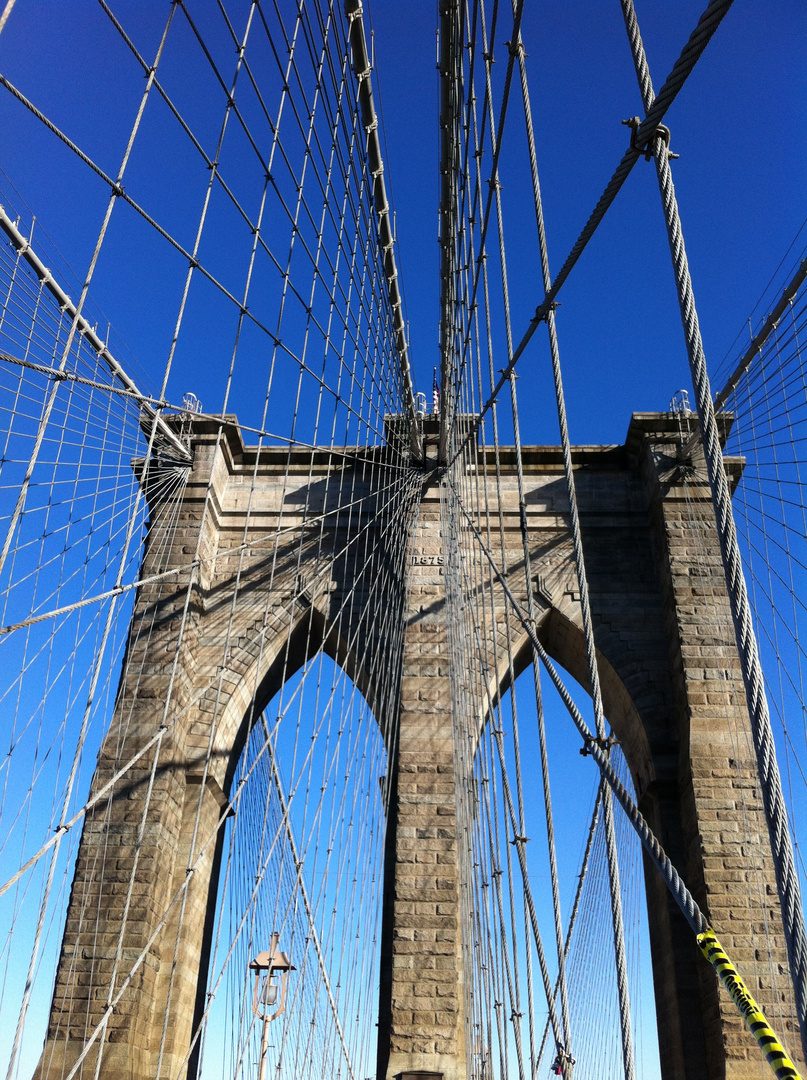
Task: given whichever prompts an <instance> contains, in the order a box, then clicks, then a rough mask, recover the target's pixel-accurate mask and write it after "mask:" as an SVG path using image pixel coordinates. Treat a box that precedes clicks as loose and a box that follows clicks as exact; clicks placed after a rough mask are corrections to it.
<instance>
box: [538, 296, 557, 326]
mask: <svg viewBox="0 0 807 1080" xmlns="http://www.w3.org/2000/svg"><path fill="white" fill-rule="evenodd" d="M559 307H562V303H561V301H560V300H550V301H549V303H548V304H547V303H543V304H539V305H538V307H537V308H536V309H535V315H533V318H532V321H533V322H534V323H542V322H548V321H549V312H550V311H552V312H554V311H557V310H558V308H559Z"/></svg>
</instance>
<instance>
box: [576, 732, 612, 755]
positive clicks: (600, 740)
mask: <svg viewBox="0 0 807 1080" xmlns="http://www.w3.org/2000/svg"><path fill="white" fill-rule="evenodd" d="M593 743H596V744H597V746H599V748H600V750H602V751H603V753H605V754H610V753H611V747H612V746H619V739H615V738H614V736H613V735H609V736H608V737H607V738H606V737H605V736H604V735H587V736H586V739H585V746H581V747H580V756H581V757H588V755H589V754H590V753H591V746H592V744H593Z"/></svg>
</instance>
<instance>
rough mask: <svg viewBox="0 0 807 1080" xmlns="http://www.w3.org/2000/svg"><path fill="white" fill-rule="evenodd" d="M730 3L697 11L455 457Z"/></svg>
mask: <svg viewBox="0 0 807 1080" xmlns="http://www.w3.org/2000/svg"><path fill="white" fill-rule="evenodd" d="M732 3H733V0H711V2H710V3H709V5H708V7H707V8H706V10H705V11H704V13H703V15H701V17H700V19H699V20H698V25H697V26H696V27H695V29H694V30H693V31H692V34H691V35H690V37H689V40H688V41H687V43H686V45H685V46H684V48H683V50H682V52H681V55H680V56H679V57H678V59H677V60H676V62H675V64H674V65H673V68H672V70H671V71H670V74H669V76H668V77H667V81H666V82H665V83H664V86H663V87H662V88H661V90H660V91H659V93H658V96H657V97H656V99H655V101H654V103H653V106H652V108H651V109H650V110H649V111H648V113H647V115H646V116H645V118H644V120H643V121H642V122H641V124H640V125H639V127H638V128H637V130H636V131H635V132H634V138H633V139H631V146H630V147H629V148H628V149H627V150H626V151H625V153H624V155H623V157H622V160H621V161H620V163H619V165H618V166H617V168H616V170H615V172H614V174H613V176H612V177H611V179H610V180H609V182H608V184H607V186H606V188H605V191H604V192H603V194H602V195H601V196H600V200H599V202H598V203H597V205H596V206H595V207H594V210H593V211H592V212H591V216H590V217H589V219H588V221H587V222H586V224H585V226H584V227H583V231H582V232H581V233H580V235H579V237H578V238H577V240H576V241H575V243H574V245H573V247H572V250H571V251H570V252H569V255H568V256H567V258H566V262H565V263H564V264H563V266H562V267H561V269H560V270H559V271H558V274H557V276H556V277H555V280H554V281H553V283H552V286H551V288H550V289H549V290H548V291H547V292H546V293H545V295H544V299H543V300H542V301H541V303H540V304H539V305H538V307H537V308H536V311H535V315H534V316H533V318H532V320H531V321H530V324H529V326H528V327H527V330H526V331H525V333H524V336H523V337H522V338H521V340H520V341H519V343H518V345H517V346H516V348H515V350H514V352H513V358H512V360H511V361H510V363H509V364H508V365H507V367H506V368H505V369H504V370H503V371H502V373H501V376H500V377H499V380H498V382H497V383H496V385H495V386H494V388H493V390H492V391H491V393H490V396H489V397H488V399H487V401H486V402H485V404H484V405H483V407H482V408H481V410H480V412H479V415H478V416H477V417H475V419H474V422H473V424H470V425H469V430H468V432H467V434H466V435H465V437H464V439H463V441H462V443H461V444H460V446H459V447H458V448H457V449H455V451H454V455H453V456H454V457H456V455H457V454H458V453H459V452H460V450H461V449H462V446H463V445H464V444H465V443H466V442H468V441H469V440H470V439H472V438H474V437H475V435H476V433H477V431H478V430H479V426H480V424H481V423H482V421H483V419H484V418H485V416H486V415H487V413H488V410H489V409H490V408H491V406H492V405H493V403H494V402H495V401H496V399H497V398H498V396H499V394H500V393H501V391H502V388H503V387H504V386H505V384H506V382H507V380H508V379H509V378H510V373H511V372H512V371H513V370H514V369H515V367H516V364H517V363H518V361H519V360H520V359H521V356H522V354H523V352H524V350H525V349H526V348H527V345H529V343H530V341H531V340H532V337H533V335H534V334H535V331H536V330H537V329H538V327H539V326H540V324H541V322H543V321H544V320H545V319H546V318H547V317H548V315H549V313H550V312H551V311H552V310H553V309H554V305H555V301H556V299H557V296H558V293H559V292H560V290H561V288H562V286H563V284H564V283H565V281H566V279H567V278H568V276H569V274H570V273H571V272H572V269H573V268H574V265H575V263H576V262H577V260H578V259H579V258H580V256H581V255H582V254H583V251H584V250H585V248H586V246H587V245H588V242H589V240H591V238H592V236H593V235H594V233H595V232H596V231H597V228H598V226H599V225H600V222H601V221H602V219H603V218H604V217H605V215H606V213H607V211H608V209H609V208H610V206H611V204H612V203H613V201H614V199H615V198H616V197H617V195H618V194H619V191H620V189H621V187H622V185H623V184H624V183H625V181H626V180H627V178H628V176H629V175H630V172H631V170H632V169H633V166H634V165H635V164H636V162H637V161H638V160H639V156H640V154H641V153H643V152H644V148H645V147H646V146H647V145H648V144H649V143H650V142H651V140H652V138H653V134H654V132H655V131H656V129H657V128H658V125H659V124H660V123H661V121H662V120H663V119H664V116H665V114H666V112H667V110H668V109H669V108H670V106H671V105H672V103H673V101H674V100H675V98H676V97H677V95H678V92H679V91H680V90H681V87H682V86H683V85H684V83H685V82H686V80H687V78H688V76H689V74H690V72H691V71H692V69H693V68H694V67H695V64H696V63H697V62H698V60H699V59H700V57H701V55H702V54H703V51H704V49H705V48H706V46H707V45H708V44H709V42H710V41H711V39H712V35H713V34H714V33H715V31H716V30H717V28H718V26H719V25H720V22H721V21H722V19H723V17H724V15H725V14H726V12H727V11H728V9H729V8H730V7H731V5H732ZM637 148H638V149H637Z"/></svg>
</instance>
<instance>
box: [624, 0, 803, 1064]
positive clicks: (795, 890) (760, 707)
mask: <svg viewBox="0 0 807 1080" xmlns="http://www.w3.org/2000/svg"><path fill="white" fill-rule="evenodd" d="M620 2H621V4H622V12H623V15H624V17H625V25H626V27H627V30H628V37H629V38H630V45H631V51H632V53H633V62H634V65H635V67H636V74H637V77H638V80H639V86H640V88H641V91H642V99H643V103H644V107H645V111H647V110H648V109H649V108H650V107H651V105H652V104H653V100H654V95H653V86H652V83H651V80H650V71H649V69H648V65H647V59H646V57H645V52H644V46H643V44H642V39H641V36H640V34H639V27H638V23H637V20H636V12H635V10H634V7H633V0H620ZM657 134H658V129H656V133H654V135H653V136H651V139H652V144H653V157H654V159H655V162H656V173H657V174H658V182H659V189H660V191H661V201H662V204H663V207H664V219H665V222H666V226H667V238H668V240H669V244H670V254H671V255H672V262H673V270H674V272H675V285H676V289H677V291H678V304H679V307H680V309H681V321H682V323H683V326H684V336H685V338H686V347H687V356H688V358H689V366H690V370H691V372H692V382H693V386H694V388H695V399H696V404H697V409H698V419H699V423H700V430H701V436H702V440H703V450H704V455H705V457H706V468H707V472H708V475H709V487H710V488H711V491H712V502H713V503H714V508H715V517H716V520H717V532H718V537H719V539H720V552H721V555H722V557H723V566H724V568H725V571H726V584H727V585H728V593H729V601H730V603H731V615H732V619H733V621H734V630H735V633H736V636H737V648H738V650H739V653H740V660H741V663H742V672H743V682H744V683H745V692H746V697H747V699H748V712H749V715H750V718H751V731H752V734H753V738H754V749H755V751H756V755H757V764H758V767H759V776H760V784H761V788H762V799H763V803H764V806H765V815H766V817H767V820H768V829H769V832H770V838H771V847H772V850H773V861H774V868H775V871H776V884H777V888H778V890H779V899H780V902H781V905H782V919H783V923H784V930H785V939H786V942H787V955H788V961H789V963H790V973H791V977H792V979H793V988H794V991H795V996H796V1008H797V1010H798V1020H799V1031H800V1033H801V1045H802V1052H803V1053H804V1055H805V1057H807V941H806V940H805V930H804V911H803V908H802V902H801V889H800V887H799V879H798V875H797V873H796V866H795V862H794V858H793V846H792V842H791V839H790V833H789V831H788V827H787V810H786V808H785V803H784V797H783V795H782V781H781V778H780V776H779V766H778V764H777V761H776V751H775V747H774V741H773V732H772V730H771V721H770V715H769V712H768V702H767V699H766V697H765V688H764V684H763V678H762V668H761V665H760V662H759V653H758V650H757V641H756V635H755V633H754V628H753V623H752V619H751V607H750V604H749V602H748V591H747V589H746V584H745V576H744V574H743V568H742V560H741V556H740V549H739V546H738V544H737V531H736V528H735V525H734V516H733V514H732V510H731V497H730V495H729V489H728V484H727V482H726V472H725V469H724V466H723V454H722V451H721V448H720V439H719V436H718V431H717V423H716V421H715V411H714V406H713V404H712V390H711V386H710V385H709V376H708V374H707V372H706V358H705V356H704V352H703V341H702V339H701V332H700V325H699V323H698V314H697V311H696V309H695V296H694V293H693V290H692V279H691V277H690V273H689V263H688V261H687V256H686V250H685V248H684V239H683V234H682V231H681V219H680V216H679V214H678V201H677V199H676V197H675V188H674V186H673V180H672V173H671V170H670V160H669V151H668V147H667V144H666V142H665V141H664V139H662V138H658V137H657Z"/></svg>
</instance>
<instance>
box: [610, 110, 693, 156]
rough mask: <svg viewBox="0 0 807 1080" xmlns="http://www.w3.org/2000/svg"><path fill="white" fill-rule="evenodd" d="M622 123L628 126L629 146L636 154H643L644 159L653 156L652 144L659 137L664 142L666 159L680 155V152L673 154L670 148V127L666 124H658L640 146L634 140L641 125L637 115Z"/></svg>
mask: <svg viewBox="0 0 807 1080" xmlns="http://www.w3.org/2000/svg"><path fill="white" fill-rule="evenodd" d="M622 123H623V125H624V126H625V127H629V128H630V148H631V150H635V151H636V153H637V154H644V159H645V161H649V160H650V159H651V157H652V156H653V144H654V143H655V141H656V139H661V141H662V142H663V143H664V147H665V149H666V152H667V160H668V161H672V160H673V159H675V158H678V157H680V154H674V153H673V152H672V150H670V129H669V128H668V127H667V126H666V124H658V125H657V127H656V128H655V130H654V131H652V132H651V133H650V136H649V138H648V140H647V142H646V143H644V144H643V145H642V146H639V144H638V143H637V142H636V133H637V132H638V130H639V128H640V127H641V126H642V121H641V120H640V119H639V117H638V116H632V117H631V118H630V119H629V120H623V121H622Z"/></svg>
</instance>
